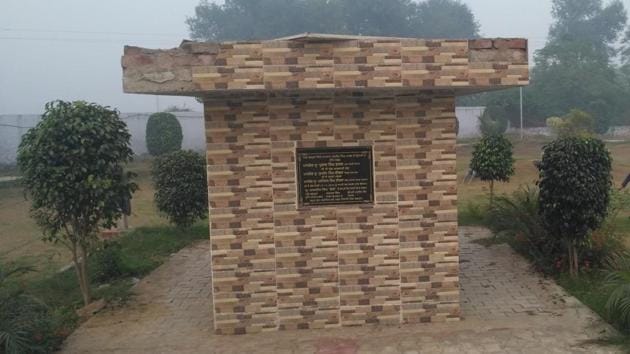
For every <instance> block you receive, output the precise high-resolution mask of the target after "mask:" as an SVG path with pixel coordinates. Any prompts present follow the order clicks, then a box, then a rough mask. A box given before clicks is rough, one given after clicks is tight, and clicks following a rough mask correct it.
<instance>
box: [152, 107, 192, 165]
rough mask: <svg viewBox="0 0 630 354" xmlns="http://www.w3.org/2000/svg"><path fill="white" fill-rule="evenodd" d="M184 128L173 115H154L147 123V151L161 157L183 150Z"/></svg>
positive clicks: (164, 113) (162, 113) (165, 113)
mask: <svg viewBox="0 0 630 354" xmlns="http://www.w3.org/2000/svg"><path fill="white" fill-rule="evenodd" d="M182 140H183V135H182V126H181V125H180V124H179V121H178V120H177V117H175V115H174V114H172V113H167V112H161V113H154V114H152V115H151V116H150V117H149V120H148V121H147V131H146V142H147V150H149V154H151V155H152V156H161V155H164V154H168V153H171V152H174V151H177V150H180V149H181V148H182Z"/></svg>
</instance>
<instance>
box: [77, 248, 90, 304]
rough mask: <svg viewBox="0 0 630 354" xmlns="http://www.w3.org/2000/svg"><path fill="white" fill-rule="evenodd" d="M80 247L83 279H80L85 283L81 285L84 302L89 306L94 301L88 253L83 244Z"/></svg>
mask: <svg viewBox="0 0 630 354" xmlns="http://www.w3.org/2000/svg"><path fill="white" fill-rule="evenodd" d="M79 248H80V249H81V262H80V263H81V279H79V281H80V282H81V283H82V284H83V286H81V294H82V295H83V303H84V304H85V305H86V306H87V305H89V304H90V302H92V294H91V291H90V279H89V277H88V264H87V260H88V254H87V251H86V249H85V247H84V246H83V245H80V246H79Z"/></svg>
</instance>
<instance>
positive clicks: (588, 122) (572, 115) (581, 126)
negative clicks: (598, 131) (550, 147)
mask: <svg viewBox="0 0 630 354" xmlns="http://www.w3.org/2000/svg"><path fill="white" fill-rule="evenodd" d="M547 126H548V127H549V128H551V130H552V131H553V132H554V134H556V135H557V136H559V137H568V136H590V135H593V134H594V133H595V120H594V119H593V116H592V115H590V114H588V113H586V112H584V111H580V110H579V109H572V110H571V112H569V114H567V115H565V116H564V117H551V118H548V119H547Z"/></svg>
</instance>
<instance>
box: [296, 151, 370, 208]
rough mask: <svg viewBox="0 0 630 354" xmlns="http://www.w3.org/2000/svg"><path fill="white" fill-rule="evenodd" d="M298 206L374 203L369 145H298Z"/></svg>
mask: <svg viewBox="0 0 630 354" xmlns="http://www.w3.org/2000/svg"><path fill="white" fill-rule="evenodd" d="M296 155H297V183H298V202H299V205H300V206H305V207H308V206H318V205H340V204H366V203H374V169H373V167H372V166H373V165H372V148H371V147H369V146H368V147H340V148H304V149H297V151H296Z"/></svg>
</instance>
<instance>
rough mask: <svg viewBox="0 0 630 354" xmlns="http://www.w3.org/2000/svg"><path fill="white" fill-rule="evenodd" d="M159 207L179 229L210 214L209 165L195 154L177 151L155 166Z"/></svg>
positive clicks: (156, 200)
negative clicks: (207, 166) (207, 171)
mask: <svg viewBox="0 0 630 354" xmlns="http://www.w3.org/2000/svg"><path fill="white" fill-rule="evenodd" d="M152 173H153V182H154V185H155V203H156V205H157V208H158V210H159V211H160V212H162V213H164V214H166V216H167V217H168V219H169V221H170V222H171V223H173V224H175V225H177V226H181V227H188V226H190V225H192V224H193V223H194V222H195V221H196V220H197V219H202V218H204V217H206V216H207V213H208V184H207V180H206V161H205V159H204V158H203V156H201V155H200V154H198V153H196V152H194V151H176V152H173V153H170V154H168V155H165V156H162V157H160V158H158V159H156V160H155V162H154V164H153V171H152Z"/></svg>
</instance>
